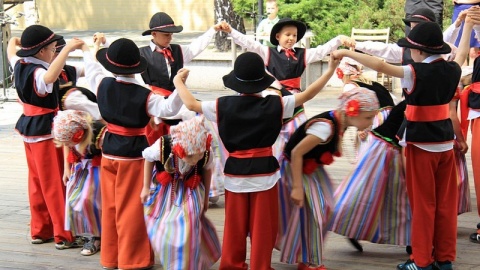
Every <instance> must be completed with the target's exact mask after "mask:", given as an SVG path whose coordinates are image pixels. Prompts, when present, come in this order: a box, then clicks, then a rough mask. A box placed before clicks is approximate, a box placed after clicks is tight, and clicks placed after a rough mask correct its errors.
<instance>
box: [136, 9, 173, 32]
mask: <svg viewBox="0 0 480 270" xmlns="http://www.w3.org/2000/svg"><path fill="white" fill-rule="evenodd" d="M149 27H150V29H149V30H147V31H145V32H143V33H142V36H146V35H150V34H151V33H152V32H153V31H157V32H165V33H179V32H182V31H183V26H181V25H175V23H174V22H173V19H172V17H170V16H169V15H168V14H167V13H165V12H157V13H155V14H154V15H153V16H152V18H151V19H150V24H149Z"/></svg>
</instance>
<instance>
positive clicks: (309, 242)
mask: <svg viewBox="0 0 480 270" xmlns="http://www.w3.org/2000/svg"><path fill="white" fill-rule="evenodd" d="M282 170H283V174H282V178H281V180H280V183H281V185H279V186H282V187H283V188H284V190H283V191H282V192H281V194H280V197H281V198H280V201H281V202H283V204H282V205H281V208H280V222H281V223H282V224H280V227H281V228H280V230H279V237H278V238H277V243H278V244H279V248H280V261H282V262H285V263H290V264H293V263H300V262H303V263H306V264H309V263H310V264H317V265H321V264H322V251H323V243H324V241H325V235H326V233H327V230H328V227H329V222H330V221H331V216H332V215H331V214H332V208H333V206H334V203H333V187H332V181H331V180H330V177H329V176H328V174H327V172H326V171H325V169H324V168H323V166H319V167H318V169H317V170H315V172H313V173H312V174H310V175H303V187H304V190H305V203H304V206H303V207H302V208H300V207H298V206H294V205H293V204H292V203H291V201H290V191H291V185H292V182H291V179H292V178H291V175H292V174H291V167H290V164H289V162H288V161H286V160H284V162H283V163H282Z"/></svg>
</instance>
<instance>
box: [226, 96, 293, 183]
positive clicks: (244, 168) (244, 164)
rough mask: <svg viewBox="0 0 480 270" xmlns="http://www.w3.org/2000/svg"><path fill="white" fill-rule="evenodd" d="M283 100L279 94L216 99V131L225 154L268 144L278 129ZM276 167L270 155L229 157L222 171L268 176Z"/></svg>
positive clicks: (278, 132)
mask: <svg viewBox="0 0 480 270" xmlns="http://www.w3.org/2000/svg"><path fill="white" fill-rule="evenodd" d="M282 115H283V103H282V99H281V97H279V96H276V95H271V96H267V97H265V98H262V97H258V96H250V95H247V96H227V97H221V98H219V99H218V100H217V123H218V132H219V135H220V138H221V139H222V142H223V144H224V146H225V149H227V151H228V152H229V153H232V152H235V151H239V150H250V149H255V148H266V147H272V146H273V144H274V143H275V141H276V139H277V137H278V135H279V134H280V130H281V128H282ZM278 169H279V164H278V161H277V159H276V158H275V157H274V156H273V155H271V156H266V157H255V158H236V157H232V156H229V157H228V158H227V161H226V163H225V169H224V172H225V174H229V175H239V176H240V175H242V176H247V175H271V174H273V173H275V172H276V171H277V170H278Z"/></svg>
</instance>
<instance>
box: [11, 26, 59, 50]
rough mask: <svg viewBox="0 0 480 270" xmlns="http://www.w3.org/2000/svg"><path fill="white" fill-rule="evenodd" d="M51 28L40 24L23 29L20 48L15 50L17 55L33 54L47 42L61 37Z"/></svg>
mask: <svg viewBox="0 0 480 270" xmlns="http://www.w3.org/2000/svg"><path fill="white" fill-rule="evenodd" d="M62 38H63V37H62V36H59V35H56V34H55V33H53V32H52V30H50V29H48V28H47V27H45V26H42V25H31V26H29V27H27V28H25V30H23V33H22V36H21V37H20V44H22V45H21V48H20V50H18V51H17V55H18V56H19V57H27V56H33V55H35V54H37V53H38V52H39V51H40V50H41V49H42V48H43V47H45V46H47V45H48V44H50V43H52V42H55V41H58V40H60V39H62Z"/></svg>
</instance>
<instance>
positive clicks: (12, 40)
mask: <svg viewBox="0 0 480 270" xmlns="http://www.w3.org/2000/svg"><path fill="white" fill-rule="evenodd" d="M20 41H21V39H20V38H19V37H12V38H11V39H10V41H9V42H13V44H15V46H19V47H20V46H22V43H21V42H20Z"/></svg>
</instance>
